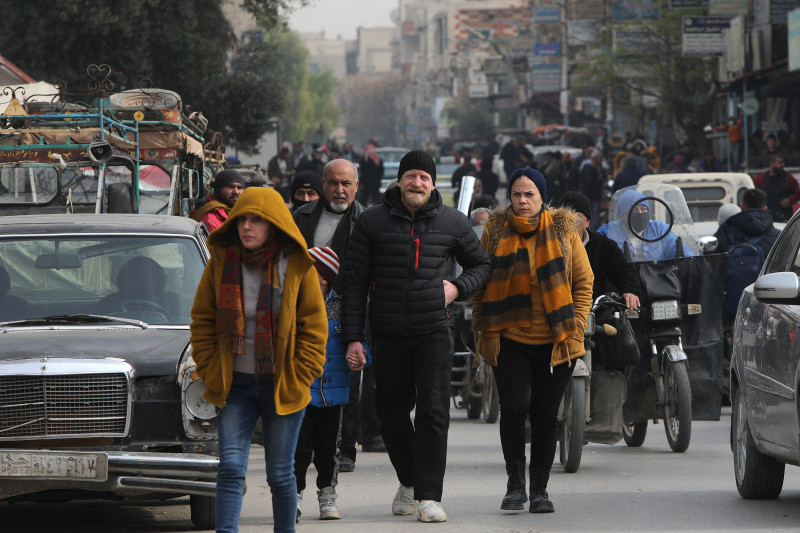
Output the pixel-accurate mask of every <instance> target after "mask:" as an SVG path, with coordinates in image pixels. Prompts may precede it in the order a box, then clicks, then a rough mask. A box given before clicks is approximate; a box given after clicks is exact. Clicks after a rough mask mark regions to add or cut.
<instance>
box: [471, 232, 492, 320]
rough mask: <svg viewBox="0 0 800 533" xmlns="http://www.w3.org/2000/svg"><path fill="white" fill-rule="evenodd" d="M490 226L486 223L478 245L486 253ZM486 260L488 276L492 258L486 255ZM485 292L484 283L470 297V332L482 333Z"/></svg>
mask: <svg viewBox="0 0 800 533" xmlns="http://www.w3.org/2000/svg"><path fill="white" fill-rule="evenodd" d="M492 225H493V223H492V222H491V221H489V222H487V223H486V227H485V228H484V230H483V234H482V235H481V240H480V245H481V248H483V249H484V252H485V253H486V252H487V251H488V250H489V240H490V239H491V233H492ZM486 257H487V260H488V261H489V274H491V272H492V267H491V261H492V258H491V257H490V256H489V255H488V253H487V255H486ZM486 280H487V282H488V280H489V275H488V274H487V276H486ZM485 290H486V284H485V283H484V284H483V286H482V287H481V288H479V289H478V290H477V291H475V294H474V295H473V296H472V331H473V332H479V331H483V293H484V292H485Z"/></svg>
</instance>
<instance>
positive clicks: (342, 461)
mask: <svg viewBox="0 0 800 533" xmlns="http://www.w3.org/2000/svg"><path fill="white" fill-rule="evenodd" d="M355 469H356V462H355V461H354V460H353V459H350V458H349V457H347V456H346V455H343V456H341V457H340V458H339V472H352V471H353V470H355Z"/></svg>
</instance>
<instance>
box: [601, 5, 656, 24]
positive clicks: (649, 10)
mask: <svg viewBox="0 0 800 533" xmlns="http://www.w3.org/2000/svg"><path fill="white" fill-rule="evenodd" d="M660 7H661V0H614V9H613V14H614V22H631V21H635V20H658V17H659V15H660Z"/></svg>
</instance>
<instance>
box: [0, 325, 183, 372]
mask: <svg viewBox="0 0 800 533" xmlns="http://www.w3.org/2000/svg"><path fill="white" fill-rule="evenodd" d="M188 344H189V330H185V329H184V330H176V329H153V328H150V329H138V328H137V329H128V328H108V329H99V330H98V329H90V328H80V329H64V330H60V329H55V330H46V331H42V330H41V329H34V328H31V329H13V330H7V331H4V332H0V365H2V363H3V361H8V360H12V359H31V358H41V357H52V358H55V357H59V358H67V359H75V360H76V361H79V360H81V359H106V358H109V359H118V360H119V359H121V360H124V361H126V362H128V363H129V364H130V365H131V366H132V367H133V368H134V372H135V375H136V376H138V377H147V376H165V375H177V372H178V362H179V361H180V358H181V354H182V353H183V352H184V350H185V349H186V347H187V346H188Z"/></svg>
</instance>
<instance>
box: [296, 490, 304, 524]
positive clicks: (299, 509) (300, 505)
mask: <svg viewBox="0 0 800 533" xmlns="http://www.w3.org/2000/svg"><path fill="white" fill-rule="evenodd" d="M301 514H303V491H300V492H298V493H297V518H295V519H294V521H295V523H296V522H299V521H300V515H301Z"/></svg>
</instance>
